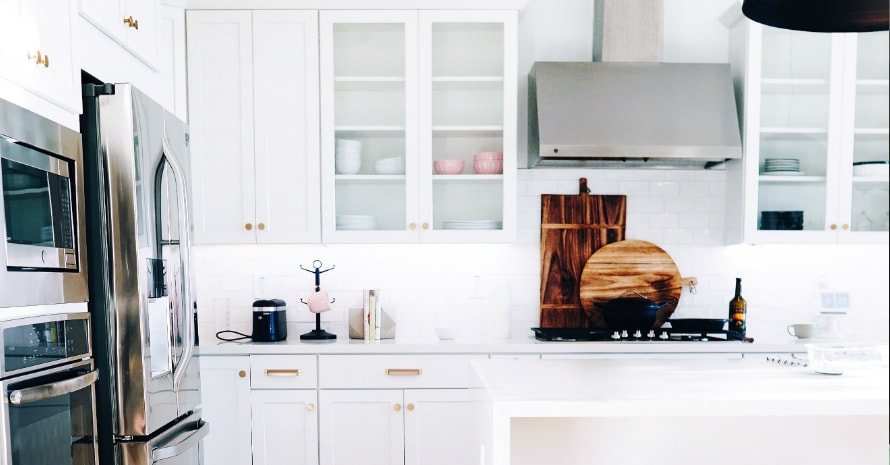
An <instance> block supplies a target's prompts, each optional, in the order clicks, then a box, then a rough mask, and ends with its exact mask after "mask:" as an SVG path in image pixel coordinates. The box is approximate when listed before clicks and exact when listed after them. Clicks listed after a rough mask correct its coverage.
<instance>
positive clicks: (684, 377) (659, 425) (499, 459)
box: [472, 358, 890, 465]
mask: <svg viewBox="0 0 890 465" xmlns="http://www.w3.org/2000/svg"><path fill="white" fill-rule="evenodd" d="M472 364H473V366H474V369H475V371H476V373H477V374H478V376H479V378H480V382H481V385H482V386H484V389H483V390H482V391H480V392H481V393H482V396H481V397H482V398H483V399H484V400H485V403H486V405H487V407H488V408H487V409H484V411H485V412H487V413H486V414H487V415H490V417H489V418H486V419H485V421H486V422H487V423H488V424H489V425H490V430H489V435H488V436H487V444H486V450H488V451H490V452H491V455H490V456H489V457H488V461H486V463H491V464H494V465H507V464H511V465H521V464H524V463H535V460H540V459H542V458H544V457H546V458H547V460H548V461H549V463H560V464H563V465H566V464H573V463H578V464H581V463H609V464H610V465H617V464H625V463H626V464H633V463H677V464H681V463H683V464H688V463H705V462H708V463H710V461H719V462H720V463H721V464H736V463H738V464H743V463H759V464H787V463H807V464H808V465H813V464H838V463H851V464H852V463H856V464H859V465H866V464H879V463H880V464H886V460H887V444H888V443H887V440H888V427H887V426H886V425H887V422H888V391H890V389H888V387H890V386H888V370H887V368H886V367H880V368H874V369H869V370H860V371H848V372H847V373H845V374H844V375H839V376H837V375H822V374H818V373H815V372H814V371H812V369H810V368H807V367H801V366H784V365H778V364H775V363H771V362H767V361H765V360H763V359H758V358H745V359H716V358H707V359H697V360H694V361H692V360H683V359H658V360H655V359H645V360H642V359H632V360H616V359H605V360H474V361H473V362H472ZM617 431H624V433H623V434H617ZM597 435H601V437H600V438H599V439H600V440H598V438H597ZM642 437H644V438H645V441H642V442H641V438H642ZM572 438H576V439H574V440H573V439H572ZM577 438H587V446H590V445H592V444H598V446H597V447H596V448H591V447H585V446H584V444H585V442H584V441H578V440H577ZM606 439H608V440H606ZM814 441H815V442H814ZM640 444H645V445H646V447H645V448H644V449H640ZM573 447H574V448H575V449H576V450H572V449H573ZM749 447H750V449H749ZM693 450H695V451H696V454H695V455H694V456H690V454H689V451H693ZM733 450H736V451H738V452H741V454H735V455H734V454H732V453H731V452H732V451H733ZM684 451H686V452H684ZM700 454H704V455H700ZM536 457H537V459H535V458H536ZM706 457H707V458H706ZM718 458H719V460H717V459H718ZM656 459H657V460H658V461H657V462H656V461H655V460H656ZM650 460H652V461H651V462H650ZM538 463H540V462H538Z"/></svg>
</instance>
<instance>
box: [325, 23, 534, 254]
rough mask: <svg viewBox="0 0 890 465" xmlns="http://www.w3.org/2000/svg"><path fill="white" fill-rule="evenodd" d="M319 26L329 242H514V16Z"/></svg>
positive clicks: (326, 213) (326, 212)
mask: <svg viewBox="0 0 890 465" xmlns="http://www.w3.org/2000/svg"><path fill="white" fill-rule="evenodd" d="M320 18H321V89H322V107H321V110H322V139H321V140H322V154H321V155H322V179H323V196H322V205H323V207H322V208H323V210H322V216H323V224H324V227H323V233H324V240H325V242H334V243H336V242H499V241H509V240H511V236H510V234H511V233H512V232H513V231H514V230H515V192H516V191H515V189H516V187H515V179H516V67H517V64H516V39H515V35H516V12H515V11H472V12H465V11H361V12H357V11H324V12H322V13H321V15H320Z"/></svg>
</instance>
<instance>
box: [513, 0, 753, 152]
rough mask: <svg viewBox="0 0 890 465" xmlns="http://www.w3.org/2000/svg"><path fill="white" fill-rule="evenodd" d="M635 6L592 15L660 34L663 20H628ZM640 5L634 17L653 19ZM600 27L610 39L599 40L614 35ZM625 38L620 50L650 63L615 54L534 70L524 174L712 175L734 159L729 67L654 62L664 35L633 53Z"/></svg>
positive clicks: (736, 137)
mask: <svg viewBox="0 0 890 465" xmlns="http://www.w3.org/2000/svg"><path fill="white" fill-rule="evenodd" d="M631 3H633V2H630V3H628V0H621V1H620V2H617V3H612V4H608V3H606V4H605V6H606V7H610V6H612V5H615V6H616V7H620V8H621V12H620V14H611V12H610V11H609V10H608V9H605V12H604V13H603V10H604V8H603V1H602V0H601V1H598V2H597V3H596V4H595V6H596V8H597V9H598V11H600V14H601V15H605V16H606V20H610V19H612V18H614V17H615V16H619V17H620V16H621V14H623V15H624V16H625V17H626V18H630V19H628V20H627V21H633V24H632V26H633V27H634V28H636V29H637V30H646V31H647V32H650V31H651V29H652V28H653V27H659V28H660V27H661V24H660V23H661V17H660V16H658V17H656V18H655V20H654V21H655V22H657V23H658V24H657V25H656V26H652V25H651V24H647V25H644V26H640V25H639V23H638V21H639V20H638V19H637V18H639V16H638V15H636V14H635V12H633V11H628V7H627V5H629V4H631ZM637 4H638V5H640V8H641V10H640V11H646V12H647V13H648V12H651V11H652V8H651V6H652V5H653V3H652V0H642V1H640V0H637ZM616 11H617V8H616ZM610 14H611V16H610ZM619 20H620V18H619ZM601 21H602V20H601V19H600V20H599V27H598V29H599V30H601V31H602V30H605V31H606V32H604V33H603V32H601V34H608V33H609V31H610V30H612V29H614V28H612V29H610V27H611V26H610V24H608V23H607V24H606V25H605V26H603V25H602V22H601ZM595 27H597V26H595ZM624 29H625V31H624V33H623V34H616V36H619V35H620V40H618V39H616V40H615V43H617V44H618V45H617V46H621V47H624V48H626V49H630V50H631V54H636V55H635V56H641V57H643V59H644V60H646V59H648V60H650V61H633V60H634V59H635V58H633V57H632V58H630V59H629V60H631V61H628V59H627V58H626V57H627V56H628V53H626V52H621V53H620V54H619V61H591V62H537V63H535V64H534V66H533V68H532V70H531V72H530V73H529V84H528V92H529V115H528V116H529V128H528V131H529V132H528V134H529V146H528V150H529V157H528V160H529V167H560V166H567V167H583V166H593V167H629V168H640V167H653V168H686V169H689V168H714V167H723V165H724V163H725V162H726V161H727V160H730V159H734V158H740V157H741V137H740V130H739V117H738V112H737V109H736V103H735V95H734V91H733V84H732V76H731V75H730V68H729V64H727V63H663V62H659V61H651V60H652V57H653V56H654V57H656V58H657V59H660V57H661V49H660V47H661V34H660V32H659V33H656V34H652V37H654V39H646V41H644V42H642V43H643V44H644V45H643V46H637V50H636V51H634V50H633V47H628V46H627V42H628V39H627V37H628V36H629V34H627V33H626V29H628V28H627V27H625V28H624ZM610 38H611V37H609V36H606V37H604V38H599V37H595V38H594V44H595V50H594V54H595V56H594V58H596V54H597V50H596V44H597V42H598V41H599V42H600V43H602V42H606V43H608V39H610ZM653 40H654V41H657V42H655V45H656V46H653ZM647 41H648V42H647ZM650 49H654V50H655V51H654V53H649V52H650V51H651V50H650ZM641 52H642V53H641ZM613 56H614V55H613ZM602 58H603V59H605V58H606V55H605V54H603V55H602ZM609 59H610V60H613V58H609Z"/></svg>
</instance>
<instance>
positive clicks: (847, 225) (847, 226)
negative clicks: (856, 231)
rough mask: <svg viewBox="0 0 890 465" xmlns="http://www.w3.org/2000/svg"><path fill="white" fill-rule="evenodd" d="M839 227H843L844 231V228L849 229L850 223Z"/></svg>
mask: <svg viewBox="0 0 890 465" xmlns="http://www.w3.org/2000/svg"><path fill="white" fill-rule="evenodd" d="M841 229H843V230H844V231H846V230H848V229H850V225H849V224H844V225H842V226H841Z"/></svg>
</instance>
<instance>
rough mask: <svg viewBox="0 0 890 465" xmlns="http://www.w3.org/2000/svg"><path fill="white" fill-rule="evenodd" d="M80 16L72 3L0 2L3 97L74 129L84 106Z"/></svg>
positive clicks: (62, 0)
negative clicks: (76, 34)
mask: <svg viewBox="0 0 890 465" xmlns="http://www.w3.org/2000/svg"><path fill="white" fill-rule="evenodd" d="M76 17H77V13H76V6H75V3H74V2H73V1H71V0H27V1H26V0H0V81H4V80H5V81H6V83H0V89H3V95H5V96H8V98H7V99H8V100H12V101H13V102H14V103H16V104H18V105H20V106H23V107H26V108H28V109H29V110H32V111H34V112H36V113H38V114H41V115H43V116H45V117H48V118H51V119H54V120H56V121H58V122H59V123H61V124H64V125H66V126H69V127H73V128H74V129H77V128H78V127H79V124H78V122H77V118H78V115H79V114H80V113H81V106H82V103H81V95H80V69H79V67H78V66H77V60H76V48H75V46H74V43H75V41H74V40H72V31H73V28H74V24H75V23H74V21H75V18H76ZM7 83H8V84H7ZM13 86H14V87H13ZM34 97H37V98H34Z"/></svg>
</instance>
